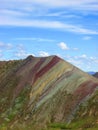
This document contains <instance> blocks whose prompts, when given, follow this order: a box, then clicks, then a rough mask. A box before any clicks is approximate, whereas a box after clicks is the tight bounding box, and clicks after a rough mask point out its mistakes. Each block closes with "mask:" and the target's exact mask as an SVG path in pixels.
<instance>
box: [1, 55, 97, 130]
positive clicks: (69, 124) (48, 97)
mask: <svg viewBox="0 0 98 130" xmlns="http://www.w3.org/2000/svg"><path fill="white" fill-rule="evenodd" d="M33 129H34V130H35V129H36V130H62V129H63V130H64V129H72V130H78V129H81V130H82V129H83V130H85V129H87V130H97V129H98V79H96V78H94V77H93V76H91V75H88V74H87V73H85V72H83V71H81V70H80V69H79V68H77V67H75V66H73V65H72V64H70V63H68V62H66V61H64V60H63V59H61V58H60V57H58V56H49V57H33V56H28V57H27V58H26V59H24V60H12V61H1V62H0V130H33Z"/></svg>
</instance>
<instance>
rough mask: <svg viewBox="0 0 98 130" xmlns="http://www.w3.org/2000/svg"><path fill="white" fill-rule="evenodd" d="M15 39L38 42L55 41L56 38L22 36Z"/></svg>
mask: <svg viewBox="0 0 98 130" xmlns="http://www.w3.org/2000/svg"><path fill="white" fill-rule="evenodd" d="M13 40H19V41H37V42H55V41H56V40H54V39H46V38H39V37H38V38H37V37H20V38H14V39H13Z"/></svg>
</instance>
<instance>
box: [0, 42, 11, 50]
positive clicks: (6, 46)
mask: <svg viewBox="0 0 98 130" xmlns="http://www.w3.org/2000/svg"><path fill="white" fill-rule="evenodd" d="M12 47H13V45H12V44H11V43H4V42H0V48H1V49H6V50H9V49H11V48H12Z"/></svg>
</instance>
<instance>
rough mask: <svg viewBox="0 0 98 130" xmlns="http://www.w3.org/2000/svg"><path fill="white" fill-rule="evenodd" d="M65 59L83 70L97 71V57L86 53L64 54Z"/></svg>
mask: <svg viewBox="0 0 98 130" xmlns="http://www.w3.org/2000/svg"><path fill="white" fill-rule="evenodd" d="M65 59H66V60H67V61H68V62H70V63H71V64H73V65H75V66H77V67H79V68H81V69H82V70H84V71H98V70H97V69H98V66H97V64H98V58H97V57H93V56H90V57H89V56H87V55H86V54H83V55H79V56H66V57H65Z"/></svg>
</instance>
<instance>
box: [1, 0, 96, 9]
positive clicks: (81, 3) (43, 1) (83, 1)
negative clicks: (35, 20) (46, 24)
mask: <svg viewBox="0 0 98 130" xmlns="http://www.w3.org/2000/svg"><path fill="white" fill-rule="evenodd" d="M19 5H21V6H19ZM35 5H36V6H37V7H44V8H45V7H46V8H65V7H67V8H69V9H77V10H91V11H98V1H97V0H78V1H77V0H70V1H68V0H58V1H57V0H33V1H32V0H29V1H27V0H20V1H13V0H10V1H8V0H3V1H2V2H1V4H0V6H1V7H10V8H11V7H13V8H14V7H15V8H16V7H18V8H22V7H25V8H27V7H28V6H29V7H32V9H33V6H35Z"/></svg>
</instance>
